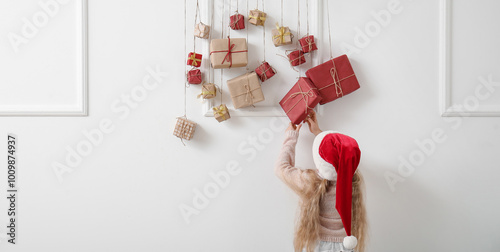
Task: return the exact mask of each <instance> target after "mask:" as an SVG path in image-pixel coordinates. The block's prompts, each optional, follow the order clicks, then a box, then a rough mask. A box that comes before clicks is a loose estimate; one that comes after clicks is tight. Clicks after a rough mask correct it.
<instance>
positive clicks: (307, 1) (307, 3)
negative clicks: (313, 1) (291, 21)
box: [306, 0, 309, 36]
mask: <svg viewBox="0 0 500 252" xmlns="http://www.w3.org/2000/svg"><path fill="white" fill-rule="evenodd" d="M306 19H307V20H306V22H307V28H306V29H307V33H306V34H307V35H306V36H309V0H306Z"/></svg>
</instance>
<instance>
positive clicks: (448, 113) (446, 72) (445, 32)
mask: <svg viewBox="0 0 500 252" xmlns="http://www.w3.org/2000/svg"><path fill="white" fill-rule="evenodd" d="M452 5H453V0H441V2H440V21H439V22H440V28H439V33H440V35H439V39H440V45H439V54H440V55H439V66H440V70H439V72H440V73H439V97H440V98H439V99H440V101H439V108H440V113H441V116H442V117H500V105H498V106H483V107H482V108H480V109H478V110H475V111H469V110H465V109H463V108H462V107H456V106H453V101H452V98H451V97H452V88H453V85H452V84H453V83H452V79H451V67H452V55H451V52H452V50H451V49H452V46H453V45H452V41H451V39H452V31H451V28H452ZM485 107H486V108H485Z"/></svg>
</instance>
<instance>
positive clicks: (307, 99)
mask: <svg viewBox="0 0 500 252" xmlns="http://www.w3.org/2000/svg"><path fill="white" fill-rule="evenodd" d="M320 100H321V96H320V95H319V93H318V90H317V89H316V88H315V87H314V85H313V83H312V82H311V80H310V79H309V78H305V77H301V78H299V81H297V83H296V84H295V85H294V86H293V87H292V89H290V91H289V92H288V93H287V94H286V95H285V97H284V98H283V100H281V101H280V106H281V107H282V108H283V110H284V111H285V113H286V115H287V116H288V118H290V121H292V123H293V124H299V123H301V122H302V121H304V119H306V117H307V115H309V113H311V110H312V109H314V107H316V105H318V103H319V101H320Z"/></svg>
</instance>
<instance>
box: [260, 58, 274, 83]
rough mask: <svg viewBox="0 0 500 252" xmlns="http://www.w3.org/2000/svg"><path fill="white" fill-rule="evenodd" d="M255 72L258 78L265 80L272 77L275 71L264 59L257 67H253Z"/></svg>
mask: <svg viewBox="0 0 500 252" xmlns="http://www.w3.org/2000/svg"><path fill="white" fill-rule="evenodd" d="M255 73H256V74H257V75H258V76H259V79H260V81H262V82H264V81H266V80H267V79H269V78H271V77H273V76H274V75H275V74H276V72H275V71H274V69H273V68H272V67H271V66H270V65H269V63H267V62H265V61H264V63H262V64H261V65H260V66H259V67H257V68H255Z"/></svg>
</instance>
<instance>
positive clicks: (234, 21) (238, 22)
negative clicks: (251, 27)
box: [229, 13, 245, 30]
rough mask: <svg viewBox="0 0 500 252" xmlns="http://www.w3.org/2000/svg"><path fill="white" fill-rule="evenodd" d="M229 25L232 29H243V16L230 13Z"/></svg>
mask: <svg viewBox="0 0 500 252" xmlns="http://www.w3.org/2000/svg"><path fill="white" fill-rule="evenodd" d="M229 19H230V21H231V22H230V23H229V27H231V29H233V30H243V29H245V17H244V16H243V15H241V14H239V13H236V14H234V15H232V16H231V17H230V18H229Z"/></svg>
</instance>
